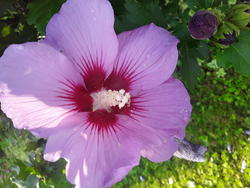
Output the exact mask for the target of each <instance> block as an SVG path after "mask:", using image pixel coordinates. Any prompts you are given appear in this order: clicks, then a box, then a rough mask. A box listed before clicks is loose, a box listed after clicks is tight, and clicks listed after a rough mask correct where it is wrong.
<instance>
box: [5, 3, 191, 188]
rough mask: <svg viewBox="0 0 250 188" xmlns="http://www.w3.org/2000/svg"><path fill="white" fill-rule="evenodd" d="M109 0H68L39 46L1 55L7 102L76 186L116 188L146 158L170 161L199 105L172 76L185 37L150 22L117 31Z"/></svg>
mask: <svg viewBox="0 0 250 188" xmlns="http://www.w3.org/2000/svg"><path fill="white" fill-rule="evenodd" d="M113 24H114V14H113V10H112V7H111V5H110V3H109V2H108V1H106V0H68V1H67V2H66V3H65V4H64V5H63V6H62V8H61V10H60V12H59V13H58V14H56V15H55V16H54V17H53V18H52V19H51V20H50V22H49V24H48V26H47V30H46V38H45V40H43V41H40V42H30V43H25V44H19V45H11V46H10V47H8V48H7V49H6V51H5V52H4V55H3V56H2V57H1V58H0V101H1V108H2V110H3V111H4V112H5V113H6V115H7V116H8V117H9V118H11V119H12V121H13V124H14V126H15V127H16V128H18V129H27V130H29V131H31V132H32V133H33V134H34V135H36V136H38V137H43V138H47V139H48V141H47V145H46V148H45V152H44V153H45V154H44V158H45V159H46V160H48V161H56V160H58V159H59V158H61V157H62V158H64V159H65V160H66V161H67V166H66V176H67V179H68V180H69V181H70V182H71V183H72V184H75V185H76V187H87V188H89V187H91V188H92V187H93V188H101V187H109V186H111V185H112V184H114V183H116V182H118V181H120V180H121V179H122V178H124V176H125V175H126V174H127V173H128V172H129V171H130V170H131V169H132V168H133V167H134V166H136V165H138V164H139V160H140V157H141V156H143V157H146V158H148V159H149V160H151V161H153V162H162V161H165V160H168V159H169V158H170V157H171V156H172V155H173V153H174V152H175V151H176V150H177V147H178V144H177V143H176V141H175V138H179V139H183V138H184V134H185V126H186V125H187V123H188V121H189V118H190V113H191V105H190V99H189V95H188V93H187V91H186V89H185V88H184V86H183V84H182V83H181V82H180V81H178V80H176V79H175V78H174V77H172V76H171V75H172V73H173V72H174V69H175V66H176V62H177V58H178V51H177V43H178V40H177V39H176V38H175V37H174V36H172V35H171V34H170V33H169V32H168V31H166V30H164V29H162V28H160V27H157V26H155V25H154V24H150V25H147V26H143V27H140V28H138V29H135V30H132V31H128V32H124V33H121V34H119V35H118V36H117V35H116V34H115V31H114V29H113Z"/></svg>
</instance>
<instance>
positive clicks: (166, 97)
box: [132, 78, 192, 162]
mask: <svg viewBox="0 0 250 188" xmlns="http://www.w3.org/2000/svg"><path fill="white" fill-rule="evenodd" d="M137 97H138V98H136V99H135V105H136V109H137V110H134V112H133V114H132V117H133V118H135V120H136V121H138V122H139V123H140V124H143V125H144V126H148V127H151V128H154V130H155V131H156V132H158V133H159V135H160V137H161V139H162V143H161V144H156V145H154V144H153V145H148V146H146V147H145V148H144V149H143V150H142V155H143V156H145V157H147V158H148V159H150V160H152V161H154V162H162V161H165V160H168V159H169V158H170V157H171V156H172V154H173V153H174V152H175V151H176V150H177V143H176V142H175V139H174V138H175V137H176V138H180V139H183V138H184V136H185V127H186V125H187V124H188V122H189V120H190V115H191V110H192V107H191V105H190V98H189V95H188V93H187V91H186V89H185V87H184V86H183V84H182V83H181V82H180V81H178V80H176V79H174V78H170V79H169V80H168V81H167V82H164V83H163V84H162V85H160V86H158V87H156V88H154V89H149V90H145V91H143V93H141V94H139V95H138V96H137Z"/></svg>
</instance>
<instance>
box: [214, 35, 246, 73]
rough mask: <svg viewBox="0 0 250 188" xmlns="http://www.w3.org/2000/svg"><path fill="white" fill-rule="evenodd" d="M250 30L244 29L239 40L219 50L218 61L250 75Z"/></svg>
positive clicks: (219, 63)
mask: <svg viewBox="0 0 250 188" xmlns="http://www.w3.org/2000/svg"><path fill="white" fill-rule="evenodd" d="M249 52H250V31H244V32H242V33H241V35H240V37H239V41H238V42H237V43H235V44H233V45H231V46H230V47H229V48H227V49H225V50H224V51H222V50H220V51H217V63H218V65H219V66H221V67H223V68H228V67H231V66H233V67H234V68H235V70H236V71H237V72H239V73H241V74H243V75H250V53H249Z"/></svg>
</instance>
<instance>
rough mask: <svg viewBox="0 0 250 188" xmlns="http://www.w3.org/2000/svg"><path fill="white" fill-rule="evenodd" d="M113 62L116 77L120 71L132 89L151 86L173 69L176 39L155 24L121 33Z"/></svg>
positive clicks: (176, 55)
mask: <svg viewBox="0 0 250 188" xmlns="http://www.w3.org/2000/svg"><path fill="white" fill-rule="evenodd" d="M118 40H119V52H118V58H117V61H116V63H115V66H114V74H116V75H117V77H119V76H120V77H121V75H123V79H125V80H127V81H128V82H129V83H130V84H131V86H130V88H131V89H136V90H138V89H150V88H153V87H155V86H157V85H159V84H161V83H163V82H164V81H166V80H167V79H168V78H169V77H170V76H171V75H172V73H173V72H174V69H175V66H176V63H177V58H178V51H177V43H178V40H177V39H176V38H175V37H174V36H172V35H171V34H170V33H169V32H168V31H166V30H164V29H163V28H160V27H157V26H155V25H154V24H150V25H147V26H143V27H140V28H138V29H135V30H132V31H128V32H124V33H121V34H120V35H119V36H118Z"/></svg>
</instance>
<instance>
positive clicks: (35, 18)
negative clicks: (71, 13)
mask: <svg viewBox="0 0 250 188" xmlns="http://www.w3.org/2000/svg"><path fill="white" fill-rule="evenodd" d="M65 1H66V0H34V1H32V2H30V3H29V4H28V9H29V12H28V15H27V22H28V23H29V24H34V25H35V27H36V29H37V31H38V32H40V33H42V34H44V33H45V29H46V25H47V24H48V22H49V20H50V18H51V17H52V16H53V15H54V14H55V13H57V12H58V11H59V9H60V7H61V5H62V4H63V3H64V2H65Z"/></svg>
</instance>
